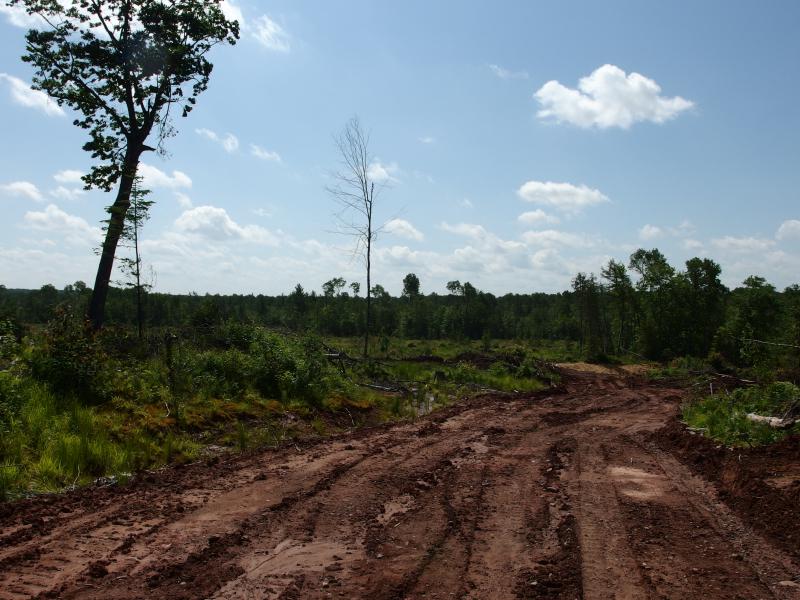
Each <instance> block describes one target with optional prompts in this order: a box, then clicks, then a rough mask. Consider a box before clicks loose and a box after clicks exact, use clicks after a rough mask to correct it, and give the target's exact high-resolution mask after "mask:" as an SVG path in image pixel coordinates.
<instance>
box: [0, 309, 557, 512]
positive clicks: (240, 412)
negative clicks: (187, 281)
mask: <svg viewBox="0 0 800 600" xmlns="http://www.w3.org/2000/svg"><path fill="white" fill-rule="evenodd" d="M12 330H13V331H14V332H15V333H13V334H11V333H10V332H11V331H12ZM18 330H19V327H18V326H17V325H16V324H14V325H13V327H12V325H11V324H8V323H5V322H2V323H0V342H1V343H0V500H9V499H15V498H19V497H22V496H25V495H29V494H36V493H45V492H56V491H60V490H64V489H68V488H72V487H75V486H80V485H85V484H88V483H91V482H93V481H95V480H98V479H106V480H125V479H126V478H128V477H129V476H130V475H132V474H134V473H136V472H137V471H141V470H143V469H153V468H158V467H160V466H163V465H168V464H174V463H180V462H188V461H192V460H196V459H198V458H199V457H202V456H204V455H207V453H208V452H209V451H212V449H214V448H219V447H220V446H221V447H223V448H228V449H231V450H236V451H239V452H245V451H247V450H249V449H251V448H256V447H262V446H266V445H277V444H281V443H284V442H285V441H286V440H289V439H292V438H294V437H297V436H300V435H312V436H324V435H328V434H330V433H335V432H336V431H340V430H342V429H351V428H355V427H359V426H361V425H362V424H364V423H365V422H376V421H379V420H386V419H398V418H409V417H415V416H418V415H422V414H426V413H427V412H430V411H431V410H435V409H436V408H438V407H440V406H444V405H446V404H449V403H450V402H452V401H454V400H456V399H458V398H461V397H463V396H465V395H468V394H473V393H479V392H481V391H507V392H514V391H533V390H537V389H540V388H542V387H543V385H544V384H543V381H547V380H548V379H549V380H551V381H552V380H553V378H554V377H555V376H554V375H553V374H552V373H550V372H549V371H548V369H547V368H546V366H545V365H544V363H543V362H542V361H541V360H540V359H539V358H538V357H537V356H536V353H535V352H534V351H532V350H531V349H530V348H525V347H524V346H523V347H520V346H518V345H513V346H512V345H510V344H494V343H492V342H491V341H490V340H483V341H482V347H481V348H480V351H479V352H478V351H475V350H472V349H469V348H468V349H465V348H464V346H463V345H460V346H459V345H457V344H454V345H452V346H449V345H444V344H443V345H441V346H437V347H436V348H435V349H433V348H432V349H430V350H431V352H434V351H441V352H442V354H444V355H445V356H440V355H436V354H432V355H431V356H433V357H434V358H436V360H432V361H427V362H426V361H406V360H391V361H381V360H380V359H378V360H370V361H363V362H356V363H352V362H350V363H348V364H343V363H341V362H337V361H331V360H329V357H328V356H326V354H328V349H327V348H326V346H325V345H324V344H323V343H322V342H321V340H320V339H319V338H318V337H316V336H313V335H299V336H292V335H283V334H277V333H275V332H271V331H269V330H266V329H264V328H262V327H258V326H254V325H248V324H243V323H224V324H221V325H218V326H214V327H211V328H194V329H190V330H185V331H177V332H165V331H161V332H158V333H157V334H154V335H152V336H151V337H150V338H148V339H147V340H145V341H144V342H140V341H139V340H137V339H136V338H135V337H133V336H132V335H131V332H130V331H129V330H126V329H119V328H117V329H114V328H108V329H106V330H104V331H103V332H102V333H100V334H95V333H93V332H92V331H91V330H90V329H89V328H88V327H87V326H86V324H85V323H84V322H83V320H82V319H80V318H78V317H77V316H76V315H75V314H73V313H72V312H70V311H69V309H62V310H59V311H58V313H57V314H56V316H55V318H54V320H53V321H52V322H51V323H50V324H49V325H48V326H47V327H45V328H40V329H38V330H28V331H27V335H25V336H22V335H18V334H17V333H16V332H17V331H18ZM390 347H391V344H389V345H387V344H384V348H383V350H384V351H385V352H389V348H390ZM407 350H409V351H411V350H414V351H416V350H419V349H418V348H415V347H413V346H411V345H410V344H409V347H408V348H407ZM423 350H426V351H427V350H428V348H423ZM437 357H438V358H437ZM445 359H446V360H447V361H448V362H446V363H445V362H444V361H445ZM383 382H389V383H390V385H392V386H395V387H396V388H397V389H398V390H399V391H396V392H388V393H387V392H386V390H383V389H382V387H384V386H382V385H381V383H383ZM213 451H214V452H216V451H219V450H213Z"/></svg>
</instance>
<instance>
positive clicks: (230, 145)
mask: <svg viewBox="0 0 800 600" xmlns="http://www.w3.org/2000/svg"><path fill="white" fill-rule="evenodd" d="M194 131H195V133H196V134H197V135H201V136H203V137H204V138H208V139H209V140H211V141H212V142H216V143H217V144H219V145H220V146H222V148H223V149H224V150H225V152H227V153H228V154H231V153H233V152H236V151H237V150H238V149H239V138H237V137H236V136H235V135H233V134H232V133H226V134H225V136H220V135H217V133H216V132H214V131H211V130H210V129H205V128H204V127H201V128H199V129H195V130H194Z"/></svg>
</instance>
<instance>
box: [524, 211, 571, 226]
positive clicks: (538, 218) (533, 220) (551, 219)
mask: <svg viewBox="0 0 800 600" xmlns="http://www.w3.org/2000/svg"><path fill="white" fill-rule="evenodd" d="M517 221H519V222H520V223H524V224H525V225H541V224H543V223H547V224H551V225H555V224H556V223H559V222H560V221H561V219H559V218H558V217H556V216H553V215H548V214H547V213H546V212H544V211H543V210H542V209H541V208H537V209H536V210H529V211H527V212H524V213H522V214H521V215H520V216H518V217H517Z"/></svg>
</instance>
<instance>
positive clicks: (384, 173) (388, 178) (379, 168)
mask: <svg viewBox="0 0 800 600" xmlns="http://www.w3.org/2000/svg"><path fill="white" fill-rule="evenodd" d="M399 173H400V167H398V166H397V163H391V164H388V165H385V164H383V163H381V162H380V160H375V161H373V162H372V163H371V164H370V165H369V167H368V168H367V176H368V177H369V178H370V179H371V180H372V181H374V182H375V183H397V181H398V179H397V175H399Z"/></svg>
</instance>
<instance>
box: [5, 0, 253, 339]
mask: <svg viewBox="0 0 800 600" xmlns="http://www.w3.org/2000/svg"><path fill="white" fill-rule="evenodd" d="M8 5H9V6H22V7H23V8H24V9H25V10H26V11H27V12H28V13H29V14H31V15H37V16H39V17H40V18H41V19H42V20H43V21H44V22H45V23H46V24H47V27H44V28H42V29H41V30H37V29H33V30H31V31H29V32H28V33H27V35H26V42H27V45H26V51H25V54H24V55H23V57H22V60H23V61H24V62H27V63H30V64H31V65H32V66H33V67H34V69H35V75H34V78H33V88H34V89H38V90H42V91H44V92H46V93H47V94H48V95H50V96H51V97H52V98H54V99H55V100H56V102H58V104H59V105H62V106H63V105H66V106H68V107H70V108H72V109H73V110H75V112H76V113H77V115H76V119H75V121H74V123H75V125H77V126H79V127H81V128H83V129H86V130H88V132H89V141H88V142H87V143H86V144H84V146H83V149H84V150H86V151H87V152H90V153H91V155H92V158H93V159H96V160H97V164H95V165H94V166H93V167H92V168H91V171H90V172H89V173H88V174H87V175H85V176H84V178H83V179H84V183H85V186H86V188H87V189H90V188H92V187H98V188H100V189H102V190H105V191H107V192H109V191H111V189H112V187H113V186H114V185H115V184H116V183H117V182H119V186H118V188H117V196H116V200H115V201H114V203H113V205H112V206H111V211H110V213H111V214H110V219H109V223H108V228H107V230H106V236H105V241H104V242H103V249H102V253H101V255H100V263H99V265H98V268H97V277H96V279H95V284H94V289H93V291H92V297H91V301H90V303H89V318H90V319H91V321H92V324H93V326H94V327H95V328H99V327H101V326H102V324H103V319H104V315H105V304H106V298H107V296H108V288H109V283H110V280H111V272H112V269H113V266H114V256H115V254H116V250H117V244H118V243H119V239H120V236H121V235H122V232H123V228H124V223H125V215H126V213H127V211H128V208H129V206H130V194H131V189H132V187H133V181H134V178H135V177H136V172H137V169H138V166H139V159H140V157H141V156H142V154H143V153H144V152H146V151H153V150H155V151H161V152H163V149H164V148H163V144H164V141H165V140H166V138H168V137H170V136H171V135H173V134H174V130H173V128H172V126H171V121H170V114H171V108H172V107H173V105H177V107H178V108H180V109H181V111H182V115H183V116H186V115H187V114H188V113H189V112H190V111H191V110H192V108H193V107H194V105H195V102H196V100H197V96H198V95H199V94H200V93H202V92H203V91H204V90H205V89H206V88H207V86H208V80H209V77H210V75H211V70H212V64H211V63H210V62H209V61H208V59H207V58H206V54H207V53H208V52H209V50H211V48H212V47H213V46H215V45H217V44H219V43H230V44H234V43H236V40H237V39H238V38H239V24H238V23H237V22H236V21H228V20H227V19H226V18H225V15H224V14H223V12H222V10H221V8H220V3H219V0H182V1H180V2H177V1H174V0H172V1H169V2H163V1H159V0H136V1H132V0H74V1H72V2H59V1H58V0H8ZM151 135H155V137H156V141H155V147H152V146H149V145H147V141H148V138H150V137H151Z"/></svg>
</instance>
